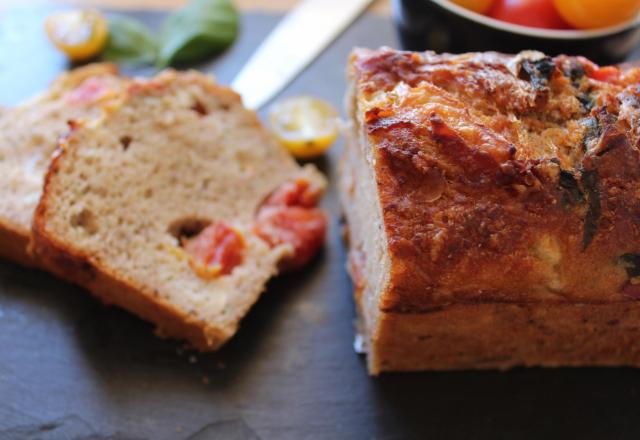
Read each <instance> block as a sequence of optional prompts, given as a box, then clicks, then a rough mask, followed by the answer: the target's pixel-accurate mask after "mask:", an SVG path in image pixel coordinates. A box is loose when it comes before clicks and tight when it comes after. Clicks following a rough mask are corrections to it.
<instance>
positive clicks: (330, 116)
mask: <svg viewBox="0 0 640 440" xmlns="http://www.w3.org/2000/svg"><path fill="white" fill-rule="evenodd" d="M269 121H270V122H271V128H272V130H273V132H274V134H275V135H276V137H277V138H278V140H279V141H280V142H281V143H282V145H284V147H285V148H286V149H287V150H289V152H290V153H291V154H293V155H294V156H295V157H296V158H298V159H312V158H314V157H318V156H320V155H322V154H323V153H324V152H325V151H327V150H328V149H329V147H330V146H331V145H332V144H333V143H334V142H335V140H336V138H337V137H338V112H337V111H336V110H335V109H334V108H333V107H332V106H331V104H329V103H328V102H325V101H323V100H321V99H318V98H312V97H310V96H296V97H293V98H288V99H285V100H283V101H280V102H278V103H276V104H275V105H274V106H273V107H272V108H271V110H270V112H269Z"/></svg>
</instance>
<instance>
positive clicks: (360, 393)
mask: <svg viewBox="0 0 640 440" xmlns="http://www.w3.org/2000/svg"><path fill="white" fill-rule="evenodd" d="M46 12H47V10H45V9H20V10H11V11H9V12H5V13H3V14H0V104H2V105H11V104H13V103H16V102H18V101H20V100H22V99H24V98H26V97H28V96H30V95H31V94H33V93H34V92H37V91H38V90H41V89H42V88H44V87H45V86H46V84H47V83H48V82H49V81H50V80H51V79H52V78H53V77H54V76H55V75H56V74H57V73H58V72H59V71H61V70H62V69H64V68H66V67H67V66H66V63H65V61H64V59H63V58H62V57H61V56H60V55H59V54H57V53H55V52H54V51H52V50H51V49H50V47H49V45H48V44H47V42H46V40H45V39H44V37H43V35H42V32H41V21H42V18H43V17H44V16H45V15H46ZM133 15H136V16H137V17H138V18H141V19H142V20H144V21H145V22H147V23H148V24H150V25H152V26H155V25H157V23H158V22H159V20H160V19H161V17H162V14H159V13H138V14H133ZM278 18H279V17H277V16H271V15H256V14H249V15H245V16H244V17H243V23H242V28H243V29H242V33H241V37H240V39H239V40H238V41H237V43H236V44H235V45H234V47H233V48H232V49H231V50H230V51H228V52H227V53H225V54H224V55H223V56H221V57H220V58H219V59H218V60H216V61H215V62H212V63H211V64H209V65H205V66H201V67H202V68H203V69H204V70H206V71H210V72H214V73H215V74H216V75H217V76H218V78H219V80H220V81H221V82H224V83H228V82H229V81H230V80H231V79H232V78H233V76H234V75H235V73H237V71H238V70H239V69H240V67H241V66H242V64H243V63H244V61H245V60H246V58H247V57H248V55H249V54H250V53H251V52H252V50H253V48H254V47H256V45H257V44H258V43H259V42H260V41H262V39H263V38H264V36H265V35H266V34H267V33H268V31H269V30H270V29H271V28H272V27H273V26H274V24H275V23H276V22H277V20H278ZM354 45H363V46H372V47H373V46H379V45H390V46H395V45H397V40H396V34H395V30H394V28H393V24H392V23H391V21H390V20H389V19H386V18H381V17H375V16H364V17H362V18H361V19H360V20H358V21H357V22H356V23H355V24H354V25H353V26H352V27H351V28H350V29H349V30H348V31H347V32H346V33H345V34H344V35H343V36H342V37H341V38H340V39H339V40H338V41H337V42H336V43H335V44H334V45H333V46H332V47H331V48H330V49H328V50H327V51H326V52H325V53H324V54H323V55H322V56H321V57H320V58H319V59H318V60H317V61H316V62H315V63H314V64H313V65H312V66H311V67H310V68H309V69H308V70H307V71H306V72H305V73H303V74H302V75H301V76H300V77H299V78H298V79H297V80H295V81H294V82H293V83H292V84H291V85H290V87H288V88H287V90H286V91H285V92H284V93H283V96H284V95H297V94H313V95H318V96H320V97H323V98H325V99H328V100H329V101H331V102H333V103H334V104H335V105H337V106H341V105H342V94H343V90H344V65H345V60H346V57H347V54H348V52H349V50H350V49H351V47H352V46H354ZM340 149H341V146H340V145H337V147H336V148H335V149H334V150H333V151H332V152H331V154H330V155H329V157H328V158H327V160H325V161H322V162H321V163H320V164H319V165H320V166H321V167H322V168H323V169H324V170H325V172H327V173H328V174H329V178H330V179H331V181H332V182H335V170H336V163H337V159H338V155H339V150H340ZM324 205H325V207H326V208H327V209H328V210H329V211H330V212H331V213H332V214H333V220H332V222H331V230H330V235H329V240H328V242H327V246H326V249H325V251H324V252H323V254H322V255H321V256H320V258H318V259H317V260H316V261H315V263H314V264H313V265H312V266H311V267H309V268H308V269H307V270H305V271H304V272H303V273H301V274H299V275H297V276H293V275H289V276H284V277H282V278H280V279H277V280H276V281H274V282H272V283H271V284H270V286H269V289H268V292H267V293H266V294H265V295H264V296H263V298H262V299H261V300H260V301H259V303H258V304H257V305H256V307H254V309H253V310H252V311H251V313H250V314H249V316H248V317H247V318H246V319H245V320H244V322H243V324H242V328H241V330H240V332H239V333H238V335H237V336H236V337H235V338H234V339H233V340H232V341H231V342H230V343H229V344H228V345H227V346H226V347H225V348H224V349H223V350H222V351H220V352H219V353H215V354H208V355H201V354H194V353H191V352H189V351H185V350H183V349H182V348H181V347H180V345H179V344H177V343H175V342H173V341H163V340H159V339H157V338H155V337H154V336H153V335H152V327H151V326H150V325H148V324H146V323H144V322H142V321H140V320H138V319H136V318H135V317H133V316H131V315H130V314H128V313H126V312H124V311H121V310H119V309H116V308H105V307H103V306H102V305H101V304H100V303H98V302H97V301H95V300H93V299H92V298H91V297H90V296H89V295H87V294H86V293H85V292H83V291H82V290H81V289H79V288H76V287H73V286H71V285H68V284H66V283H64V282H61V281H58V280H56V279H55V278H53V277H51V276H49V275H47V274H45V273H41V272H38V271H35V270H27V269H23V268H20V267H18V266H15V265H12V264H10V263H4V262H0V440H14V439H16V440H18V439H19V440H22V439H30V440H35V439H41V440H58V439H61V440H62V439H68V440H81V439H82V440H86V439H112V440H116V439H119V440H125V439H126V440H133V439H139V440H142V439H148V440H164V439H178V440H182V439H189V440H209V439H230V440H234V439H237V440H244V439H259V438H260V439H412V438H416V439H427V438H429V439H440V438H442V439H457V438H460V439H512V438H518V439H525V438H527V439H528V438H530V439H544V438H580V439H583V440H584V439H605V438H606V439H637V438H640V420H639V418H638V409H639V408H640V395H639V392H640V371H637V370H632V369H548V370H543V369H527V370H525V369H516V370H513V371H511V372H508V373H500V372H491V371H490V372H454V373H422V374H388V375H383V376H381V377H379V378H370V377H368V376H367V373H366V368H365V363H364V359H363V358H362V357H360V356H359V355H356V354H355V353H354V351H353V347H352V340H353V318H354V309H353V303H352V300H351V285H350V283H349V280H348V278H347V275H346V272H345V270H344V264H345V250H344V247H343V244H342V242H341V238H340V230H339V222H338V217H339V210H338V206H337V200H336V193H335V185H333V184H332V185H331V187H330V190H329V193H328V195H327V197H326V198H325V201H324Z"/></svg>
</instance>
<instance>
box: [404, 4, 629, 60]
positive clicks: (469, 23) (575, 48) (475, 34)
mask: <svg viewBox="0 0 640 440" xmlns="http://www.w3.org/2000/svg"><path fill="white" fill-rule="evenodd" d="M603 1H604V0H603ZM392 4H393V13H394V18H395V20H396V23H397V25H398V29H399V32H400V38H401V41H402V45H403V47H404V48H405V49H408V50H435V51H436V52H452V53H460V52H470V51H485V50H494V51H498V52H504V53H516V52H519V51H521V50H527V49H533V50H539V51H542V52H544V53H547V54H549V55H557V54H561V53H563V54H568V55H583V56H585V57H587V58H589V59H591V60H593V61H595V62H597V63H601V64H612V63H618V62H620V61H622V60H624V59H626V58H627V57H628V55H629V54H630V52H631V51H632V50H633V49H634V48H635V47H636V45H637V44H638V42H639V41H640V17H639V18H636V19H634V20H631V21H628V22H625V23H622V24H619V25H616V26H611V27H607V28H602V29H594V30H555V29H539V28H532V27H527V26H520V25H515V24H511V23H505V22H503V21H500V20H495V19H493V18H490V17H486V16H484V15H481V14H477V13H475V12H473V11H470V10H468V9H465V8H462V7H460V6H458V5H456V4H454V3H452V2H450V1H448V0H392Z"/></svg>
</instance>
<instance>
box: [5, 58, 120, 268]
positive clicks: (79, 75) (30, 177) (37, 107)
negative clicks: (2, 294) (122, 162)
mask: <svg viewBox="0 0 640 440" xmlns="http://www.w3.org/2000/svg"><path fill="white" fill-rule="evenodd" d="M125 81H126V80H125V79H124V78H123V77H121V76H118V74H117V69H116V66H115V65H113V64H107V63H102V64H90V65H88V66H84V67H81V68H78V69H75V70H72V71H70V72H67V73H65V74H63V75H61V76H60V77H58V78H57V79H56V80H55V81H54V82H53V83H52V84H51V86H50V87H49V89H48V90H47V91H46V92H44V93H42V94H41V95H39V96H37V97H35V98H33V99H31V100H30V101H28V102H25V103H23V104H20V105H18V106H16V107H14V108H11V109H8V110H6V111H4V112H2V113H1V114H0V257H4V258H8V259H11V260H14V261H17V262H19V263H22V264H24V265H33V264H34V261H33V259H32V258H31V256H30V255H29V253H28V252H27V247H28V243H29V240H30V237H31V220H32V216H33V211H34V210H35V208H36V205H37V203H38V200H39V199H40V193H41V191H42V181H43V178H44V174H45V172H46V170H47V167H48V166H49V161H50V158H51V154H52V153H53V152H54V150H55V149H56V147H57V143H58V138H59V137H60V136H61V135H63V134H64V133H66V132H67V130H68V127H67V121H68V120H70V119H81V118H92V117H95V116H96V115H97V114H98V113H99V111H100V108H101V107H102V105H104V104H105V102H108V101H109V100H111V99H113V98H114V97H115V96H116V95H117V94H118V93H119V91H120V89H121V88H122V85H123V84H124V82H125Z"/></svg>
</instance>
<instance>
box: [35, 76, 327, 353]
mask: <svg viewBox="0 0 640 440" xmlns="http://www.w3.org/2000/svg"><path fill="white" fill-rule="evenodd" d="M72 127H73V128H72V130H71V132H70V133H69V134H68V135H67V136H66V137H65V138H64V139H63V141H62V142H61V145H60V150H59V152H58V154H57V157H56V158H55V159H54V160H53V162H52V164H51V167H50V169H49V171H48V174H47V177H46V183H45V187H44V193H43V196H42V198H41V200H40V204H39V206H38V208H37V213H36V216H35V219H34V223H33V233H34V246H33V249H34V252H35V253H36V255H37V256H38V258H39V259H41V261H42V263H43V264H44V265H45V267H47V268H48V269H50V270H51V271H53V272H54V273H57V274H58V275H60V276H62V277H63V278H66V279H69V280H71V281H74V282H76V283H78V284H80V285H82V286H84V287H86V288H87V289H88V290H89V291H91V292H92V293H93V294H95V295H96V296H98V297H99V298H101V299H102V300H103V301H105V302H106V303H112V304H116V305H119V306H121V307H124V308H126V309H128V310H130V311H132V312H133V313H136V314H137V315H139V316H141V317H143V318H145V319H147V320H149V321H151V322H153V323H155V325H156V326H157V331H158V333H159V334H162V335H165V336H170V337H175V338H181V339H186V340H187V341H188V342H190V343H191V345H193V346H194V347H195V348H198V349H200V350H214V349H217V348H218V347H219V346H220V345H222V344H223V343H224V342H225V341H227V340H228V339H229V338H230V337H231V336H232V335H233V334H234V333H235V331H236V329H237V327H238V324H239V321H240V319H241V318H242V317H243V316H244V315H245V314H246V313H247V311H248V310H249V308H250V307H251V306H252V305H253V304H254V302H255V301H256V300H257V299H258V297H259V295H260V293H261V292H262V291H263V290H264V288H265V285H266V283H267V281H268V280H269V279H270V278H271V277H273V276H274V275H276V274H277V273H278V272H279V270H282V269H287V268H297V267H300V266H302V265H304V264H305V263H306V262H307V261H309V260H310V259H311V257H313V255H314V254H315V252H316V251H317V250H318V248H319V247H320V246H321V245H322V243H323V241H324V234H325V227H326V218H325V214H324V213H323V211H321V210H320V209H319V208H317V207H316V205H317V203H318V201H319V198H320V196H321V194H322V192H323V190H324V185H325V181H324V178H323V177H322V176H321V174H320V173H319V172H318V171H317V170H316V169H315V168H314V167H312V166H306V167H300V166H298V165H297V163H296V162H295V161H294V160H293V159H292V158H291V157H290V156H289V154H288V153H287V152H286V151H285V150H284V149H283V148H282V147H281V146H280V145H279V144H278V143H277V142H276V141H275V140H274V139H273V138H272V137H271V135H270V134H269V133H268V132H267V131H266V130H265V129H264V128H263V127H262V126H261V125H260V122H259V121H258V118H257V117H256V115H255V113H253V112H250V111H248V110H245V109H244V108H243V106H242V103H241V100H240V98H239V96H238V95H237V94H235V93H234V92H232V91H231V90H229V89H227V88H224V87H221V86H218V85H217V84H215V83H214V82H213V80H212V79H210V78H209V77H207V76H205V75H203V74H200V73H196V72H185V73H176V72H174V71H166V72H163V73H161V74H160V75H158V76H157V77H155V78H152V79H138V80H134V81H133V82H132V83H131V85H130V86H129V87H128V90H127V92H126V93H125V94H124V96H123V98H122V99H121V100H120V101H119V102H118V103H116V104H114V105H112V106H110V108H109V109H108V111H107V112H106V114H105V116H104V117H103V118H101V119H99V120H95V121H91V122H79V123H73V124H72Z"/></svg>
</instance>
